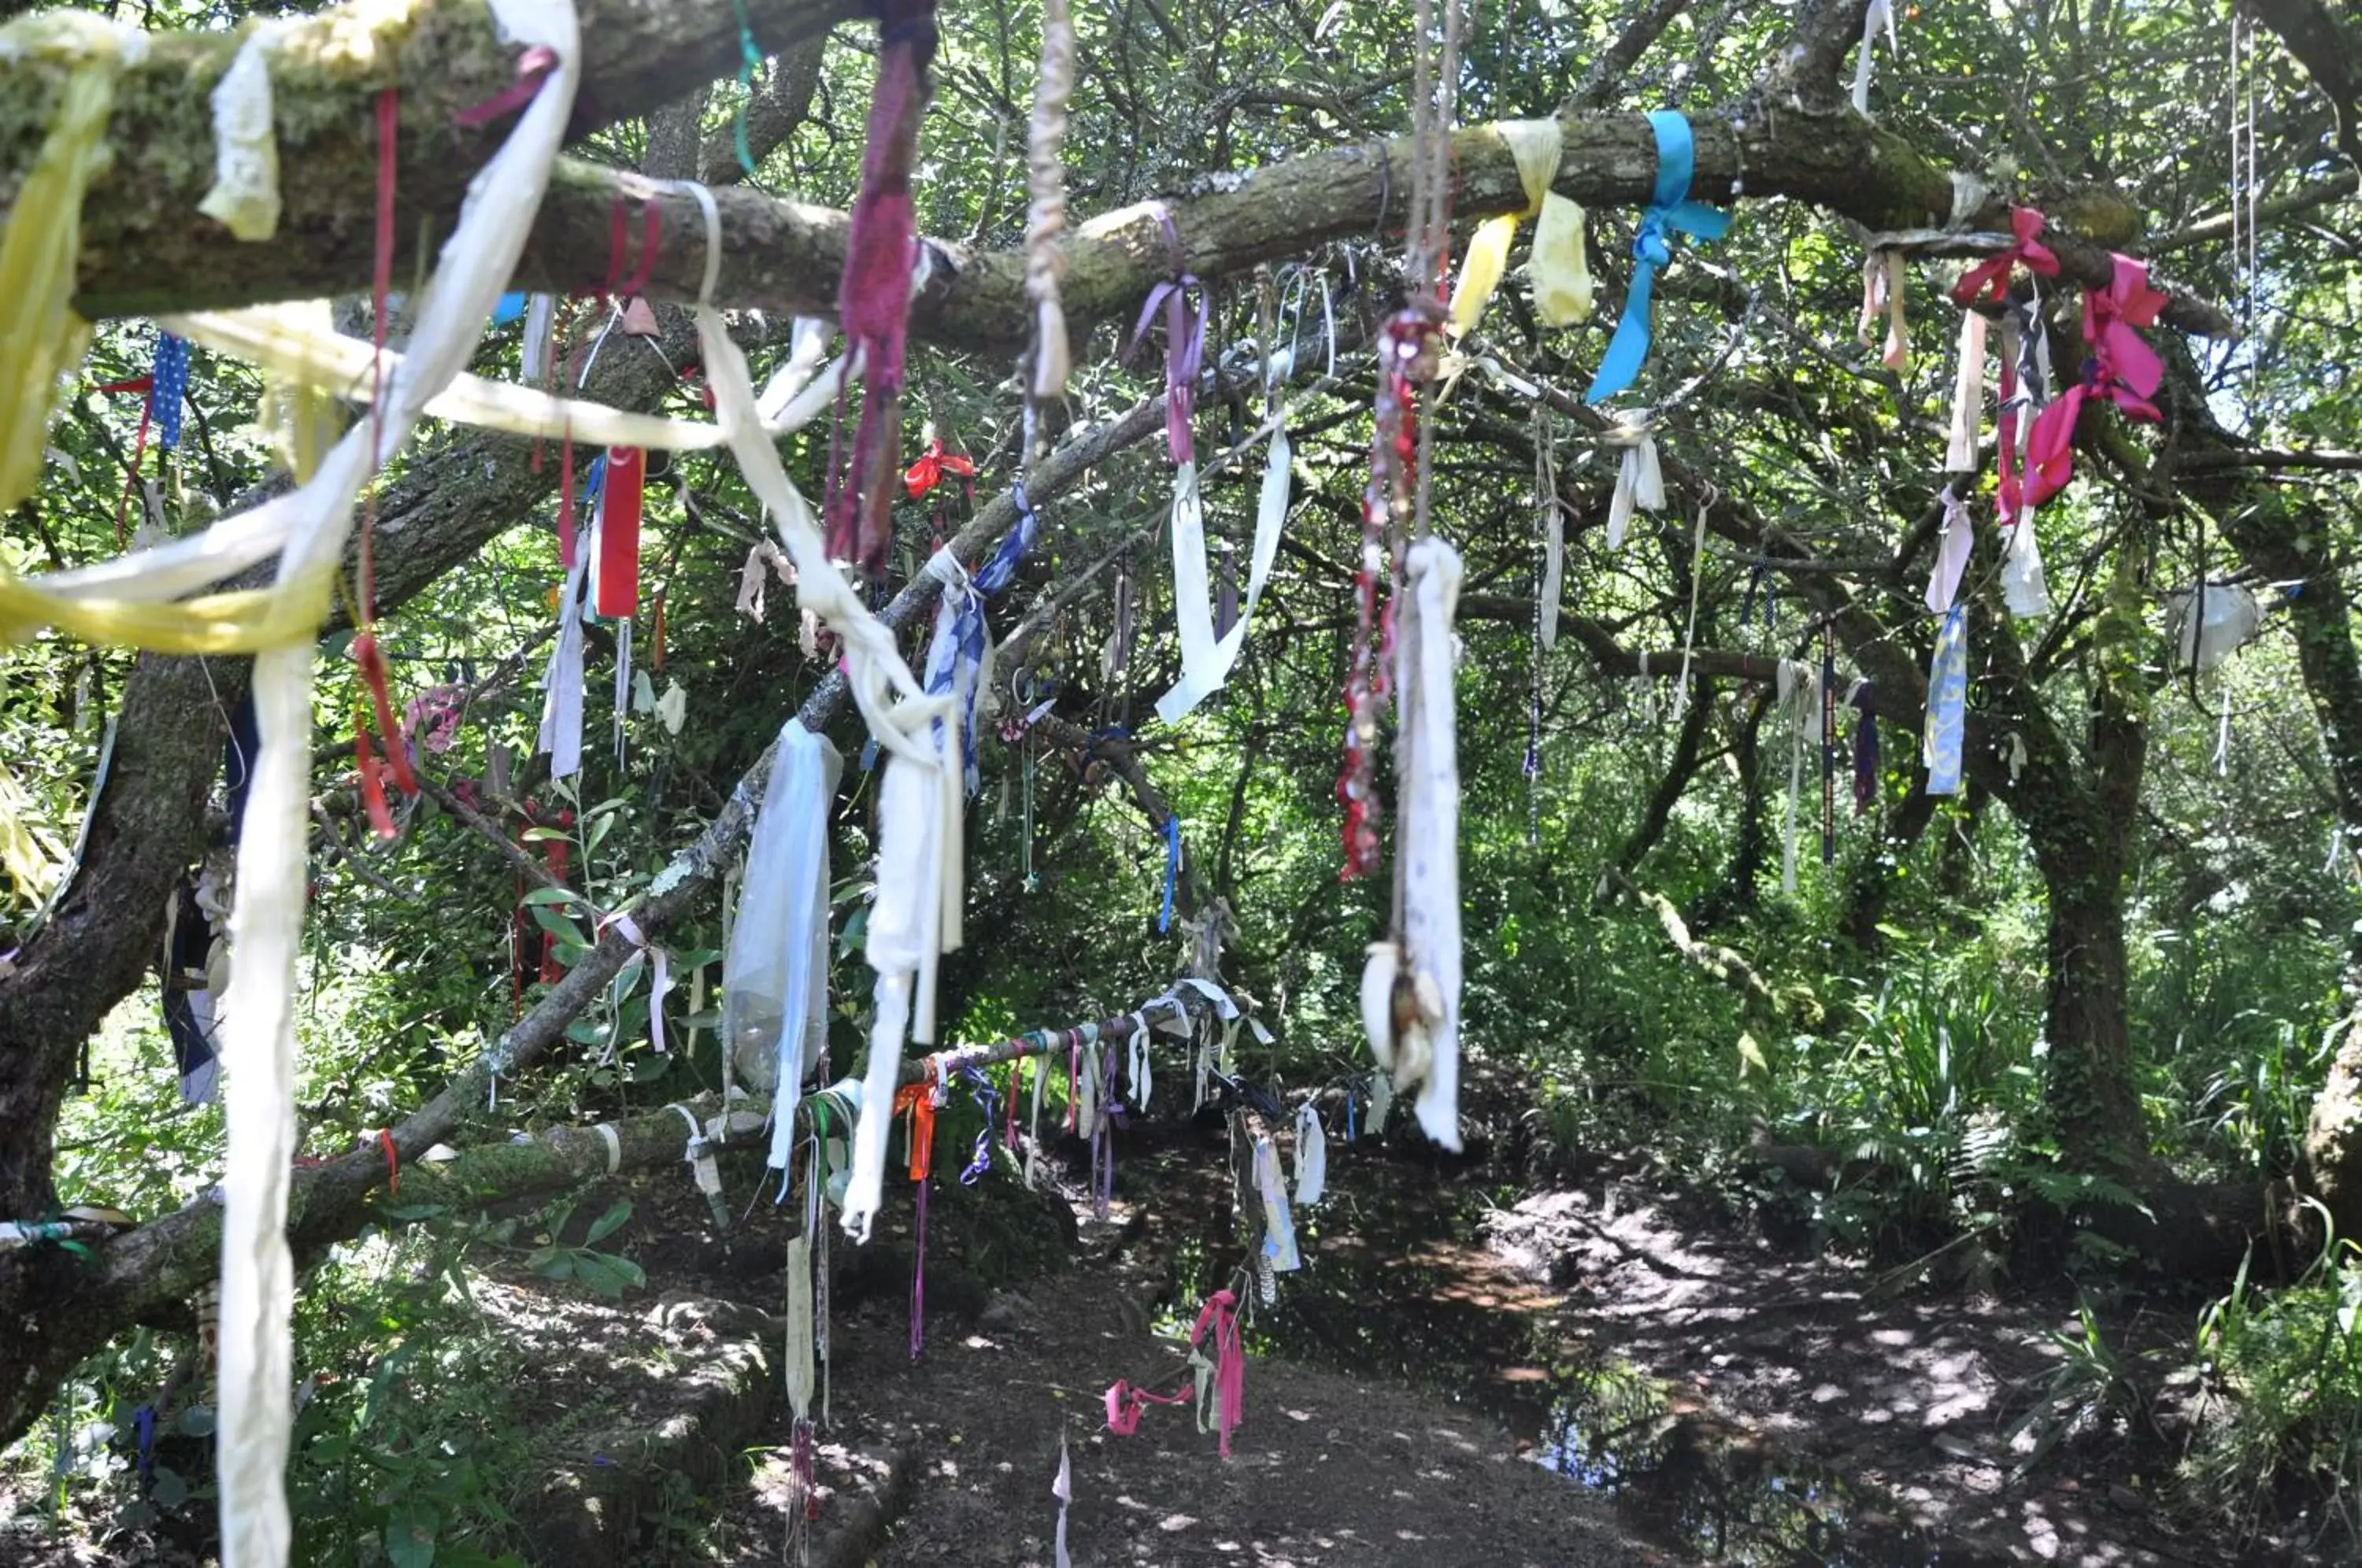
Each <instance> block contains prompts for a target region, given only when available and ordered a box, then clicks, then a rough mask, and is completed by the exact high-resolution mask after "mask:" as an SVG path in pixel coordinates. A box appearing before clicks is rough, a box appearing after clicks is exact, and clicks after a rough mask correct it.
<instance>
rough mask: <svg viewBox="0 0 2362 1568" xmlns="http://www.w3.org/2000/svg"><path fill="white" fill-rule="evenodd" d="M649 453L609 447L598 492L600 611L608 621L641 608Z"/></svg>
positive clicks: (627, 448)
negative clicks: (642, 534)
mask: <svg viewBox="0 0 2362 1568" xmlns="http://www.w3.org/2000/svg"><path fill="white" fill-rule="evenodd" d="M647 472H648V465H647V455H646V453H644V452H642V451H641V450H640V449H639V448H638V447H608V448H607V476H606V478H605V479H604V480H601V481H600V491H599V613H600V614H602V615H604V616H606V617H607V618H608V619H610V620H613V619H616V618H618V617H621V616H624V615H631V614H635V613H638V611H639V607H640V515H641V510H642V505H643V501H644V498H645V491H646V482H647Z"/></svg>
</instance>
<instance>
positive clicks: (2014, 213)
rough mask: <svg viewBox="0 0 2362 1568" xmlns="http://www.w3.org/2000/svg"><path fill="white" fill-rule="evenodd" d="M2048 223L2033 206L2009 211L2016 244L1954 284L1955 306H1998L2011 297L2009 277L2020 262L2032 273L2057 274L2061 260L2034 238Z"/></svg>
mask: <svg viewBox="0 0 2362 1568" xmlns="http://www.w3.org/2000/svg"><path fill="white" fill-rule="evenodd" d="M2047 221H2048V220H2047V219H2046V218H2045V217H2044V216H2043V215H2042V214H2041V213H2040V212H2039V211H2038V210H2036V208H2033V207H2012V208H2010V209H2009V227H2010V232H2011V233H2012V234H2014V235H2015V236H2016V237H2017V243H2016V244H2014V245H2013V246H2011V247H2010V248H2008V249H2006V250H2004V251H2003V252H2002V253H2001V254H2000V255H1998V256H1995V257H1993V258H1992V259H1989V260H1985V261H1981V262H1979V263H1977V265H1975V266H1974V267H1971V268H1970V269H1969V271H1968V272H1967V273H1966V274H1965V275H1964V276H1963V277H1962V278H1961V279H1960V281H1959V282H1957V283H1955V284H1953V285H1952V302H1953V303H1954V304H1964V305H1972V304H1980V303H1982V304H2001V303H2002V302H2003V300H2005V299H2007V298H2009V277H2010V273H2011V271H2013V270H2014V268H2015V267H2016V266H2017V264H2018V263H2019V262H2021V261H2023V262H2025V270H2026V271H2029V272H2039V273H2041V274H2042V275H2043V276H2044V277H2046V278H2055V277H2057V276H2058V257H2057V256H2056V255H2055V254H2053V253H2052V251H2051V249H2050V248H2049V247H2048V246H2047V245H2045V244H2043V243H2042V241H2041V240H2039V239H2037V238H2036V235H2038V234H2040V233H2041V232H2042V228H2043V225H2044V224H2045V223H2047Z"/></svg>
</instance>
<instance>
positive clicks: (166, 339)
mask: <svg viewBox="0 0 2362 1568" xmlns="http://www.w3.org/2000/svg"><path fill="white" fill-rule="evenodd" d="M148 385H149V392H148V403H149V407H151V408H153V409H154V410H155V411H156V444H157V445H158V446H160V447H163V448H164V450H166V451H167V452H169V451H171V450H172V448H174V447H178V446H179V445H180V444H181V404H182V401H183V400H184V399H185V398H186V397H187V396H188V394H189V340H188V339H187V338H185V337H173V336H172V335H171V333H169V332H165V333H160V334H158V335H157V338H156V368H155V370H154V371H153V372H152V374H151V375H150V378H149V383H148Z"/></svg>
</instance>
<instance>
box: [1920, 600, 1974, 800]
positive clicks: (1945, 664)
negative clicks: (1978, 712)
mask: <svg viewBox="0 0 2362 1568" xmlns="http://www.w3.org/2000/svg"><path fill="white" fill-rule="evenodd" d="M1968 713H1969V612H1968V606H1967V605H1965V604H1955V605H1953V606H1952V607H1951V609H1949V610H1948V611H1947V612H1945V614H1944V622H1943V624H1942V626H1941V627H1939V628H1938V629H1937V633H1936V654H1935V657H1933V658H1932V659H1931V660H1929V661H1928V666H1927V730H1926V736H1925V737H1924V738H1923V739H1922V741H1921V742H1920V761H1921V762H1923V763H1924V764H1926V768H1927V793H1929V794H1930V795H1957V794H1959V792H1960V758H1961V753H1962V751H1963V749H1964V742H1965V739H1966V735H1967V730H1968Z"/></svg>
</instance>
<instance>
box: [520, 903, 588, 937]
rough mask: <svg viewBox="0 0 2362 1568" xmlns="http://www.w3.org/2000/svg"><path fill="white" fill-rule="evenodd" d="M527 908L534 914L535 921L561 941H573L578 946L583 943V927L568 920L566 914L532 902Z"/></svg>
mask: <svg viewBox="0 0 2362 1568" xmlns="http://www.w3.org/2000/svg"><path fill="white" fill-rule="evenodd" d="M527 909H528V911H529V912H530V913H531V914H532V915H533V923H534V924H535V925H537V926H539V927H541V929H542V930H544V931H546V932H547V933H549V934H550V935H552V936H555V937H557V939H558V940H559V941H561V942H571V943H573V944H576V945H577V946H579V945H580V944H581V942H582V930H581V928H580V927H579V926H578V925H576V924H575V923H574V922H572V921H570V920H568V919H567V918H566V917H565V916H564V915H562V914H557V913H554V912H552V911H550V910H549V909H548V908H547V907H546V906H544V905H541V904H531V905H528V906H527Z"/></svg>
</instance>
